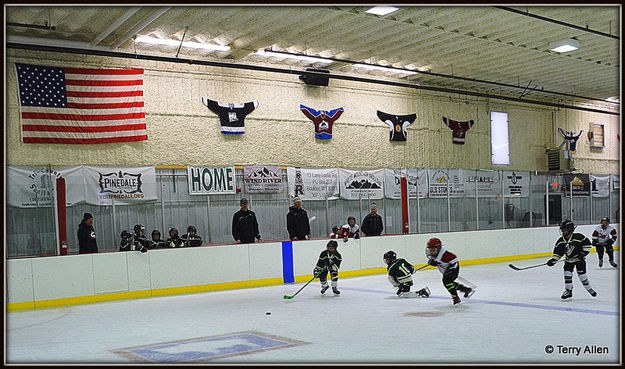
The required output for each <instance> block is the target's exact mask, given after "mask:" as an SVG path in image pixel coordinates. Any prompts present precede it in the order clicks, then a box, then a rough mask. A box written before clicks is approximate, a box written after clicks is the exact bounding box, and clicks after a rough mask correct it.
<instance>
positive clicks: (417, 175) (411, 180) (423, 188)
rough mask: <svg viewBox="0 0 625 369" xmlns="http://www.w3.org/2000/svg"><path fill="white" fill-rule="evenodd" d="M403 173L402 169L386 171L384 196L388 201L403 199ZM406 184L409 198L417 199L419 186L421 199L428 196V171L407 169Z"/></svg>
mask: <svg viewBox="0 0 625 369" xmlns="http://www.w3.org/2000/svg"><path fill="white" fill-rule="evenodd" d="M401 172H402V170H400V169H384V196H385V197H386V198H387V199H401V186H400V181H401V174H402V173H401ZM406 182H407V185H408V197H409V198H412V199H416V198H417V184H418V185H419V198H424V197H425V196H426V195H427V193H428V174H427V170H426V169H416V168H410V169H407V170H406Z"/></svg>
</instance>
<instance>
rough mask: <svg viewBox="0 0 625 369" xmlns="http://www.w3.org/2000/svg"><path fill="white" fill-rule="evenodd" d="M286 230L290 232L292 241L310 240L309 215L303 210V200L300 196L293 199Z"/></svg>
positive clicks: (287, 217)
mask: <svg viewBox="0 0 625 369" xmlns="http://www.w3.org/2000/svg"><path fill="white" fill-rule="evenodd" d="M286 229H287V230H288V231H289V239H291V240H292V241H295V240H309V239H310V223H309V221H308V213H306V210H304V209H303V208H302V199H300V198H299V197H298V196H295V198H294V199H293V206H291V207H290V208H289V212H288V213H287V215H286Z"/></svg>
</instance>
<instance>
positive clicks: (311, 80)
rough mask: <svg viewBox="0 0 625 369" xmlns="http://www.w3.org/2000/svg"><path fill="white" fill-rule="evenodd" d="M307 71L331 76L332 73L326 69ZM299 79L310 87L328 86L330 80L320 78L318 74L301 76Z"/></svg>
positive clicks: (308, 69) (310, 69) (309, 69)
mask: <svg viewBox="0 0 625 369" xmlns="http://www.w3.org/2000/svg"><path fill="white" fill-rule="evenodd" d="M306 71H308V72H317V73H327V74H330V71H329V70H325V69H313V68H306ZM299 79H300V80H301V81H303V82H304V83H305V84H306V85H308V86H327V85H328V82H329V80H330V79H329V78H328V77H324V76H320V75H317V74H302V75H301V76H299Z"/></svg>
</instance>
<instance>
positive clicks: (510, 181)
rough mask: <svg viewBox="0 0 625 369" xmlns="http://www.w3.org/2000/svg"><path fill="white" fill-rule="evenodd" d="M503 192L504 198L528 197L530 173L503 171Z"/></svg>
mask: <svg viewBox="0 0 625 369" xmlns="http://www.w3.org/2000/svg"><path fill="white" fill-rule="evenodd" d="M501 174H502V181H503V191H504V195H505V196H506V197H511V196H515V197H528V196H529V195H530V173H529V172H517V171H503V172H501Z"/></svg>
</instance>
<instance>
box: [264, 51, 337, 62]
mask: <svg viewBox="0 0 625 369" xmlns="http://www.w3.org/2000/svg"><path fill="white" fill-rule="evenodd" d="M254 54H255V55H260V56H265V57H270V56H274V57H277V58H286V59H294V60H301V61H306V62H309V63H324V64H330V63H333V62H334V61H333V60H330V59H325V58H318V57H313V56H306V55H296V54H289V53H286V52H282V51H270V50H264V49H260V50H258V51H257V52H255V53H254Z"/></svg>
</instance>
